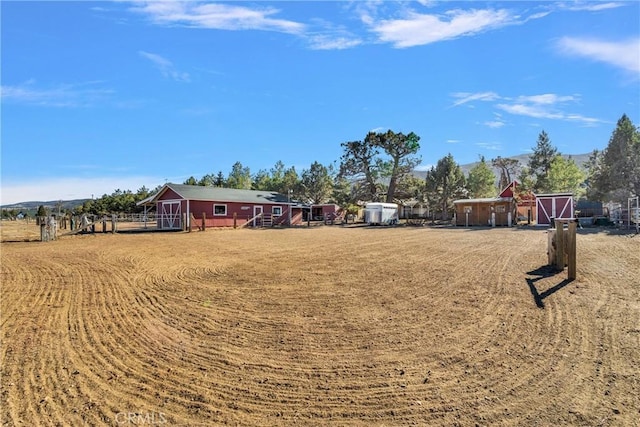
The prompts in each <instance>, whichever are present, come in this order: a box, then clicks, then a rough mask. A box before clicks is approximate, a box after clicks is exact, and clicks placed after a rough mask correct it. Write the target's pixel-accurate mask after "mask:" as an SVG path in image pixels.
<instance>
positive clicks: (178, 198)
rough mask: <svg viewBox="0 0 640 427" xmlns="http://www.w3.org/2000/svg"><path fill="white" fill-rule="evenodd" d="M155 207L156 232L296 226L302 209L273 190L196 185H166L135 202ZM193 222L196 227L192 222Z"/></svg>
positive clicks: (300, 218)
mask: <svg viewBox="0 0 640 427" xmlns="http://www.w3.org/2000/svg"><path fill="white" fill-rule="evenodd" d="M138 204H139V205H143V206H155V207H156V213H157V218H158V219H157V226H158V229H159V230H182V229H185V228H187V227H188V226H189V225H192V226H196V225H197V226H200V225H201V224H202V221H203V218H204V221H205V227H232V226H234V223H235V225H237V226H241V225H243V224H245V223H247V222H249V221H251V224H250V225H255V226H260V225H296V224H301V223H302V211H303V209H307V210H308V209H309V208H308V207H302V206H299V205H298V204H297V203H294V202H291V201H290V200H289V199H288V197H287V196H286V195H283V194H280V193H275V192H272V191H256V190H238V189H233V188H220V187H204V186H199V185H184V184H165V185H164V186H163V187H162V188H161V189H160V191H158V192H157V193H156V194H154V195H153V196H151V197H149V198H147V199H145V200H143V201H141V202H139V203H138ZM194 220H195V224H192V222H193V221H194Z"/></svg>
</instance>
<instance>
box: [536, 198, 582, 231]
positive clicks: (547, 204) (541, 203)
mask: <svg viewBox="0 0 640 427" xmlns="http://www.w3.org/2000/svg"><path fill="white" fill-rule="evenodd" d="M536 217H537V224H538V225H540V226H550V225H551V223H552V219H554V218H555V219H571V218H573V217H574V206H573V194H572V193H554V194H536Z"/></svg>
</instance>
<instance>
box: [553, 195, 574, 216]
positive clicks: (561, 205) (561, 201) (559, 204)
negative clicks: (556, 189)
mask: <svg viewBox="0 0 640 427" xmlns="http://www.w3.org/2000/svg"><path fill="white" fill-rule="evenodd" d="M553 201H554V202H555V204H556V213H557V214H558V215H557V216H556V218H573V200H572V198H571V197H558V198H554V199H553Z"/></svg>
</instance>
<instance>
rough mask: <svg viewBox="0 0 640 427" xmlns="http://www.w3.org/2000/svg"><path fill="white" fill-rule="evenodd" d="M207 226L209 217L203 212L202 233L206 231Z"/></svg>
mask: <svg viewBox="0 0 640 427" xmlns="http://www.w3.org/2000/svg"><path fill="white" fill-rule="evenodd" d="M206 226H207V217H206V214H205V213H204V212H202V231H205V229H206V228H205V227H206Z"/></svg>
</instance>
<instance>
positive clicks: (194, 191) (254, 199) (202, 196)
mask: <svg viewBox="0 0 640 427" xmlns="http://www.w3.org/2000/svg"><path fill="white" fill-rule="evenodd" d="M168 189H171V190H173V191H174V192H175V193H176V194H178V195H179V196H180V197H181V198H183V199H185V200H205V201H215V202H238V203H278V204H282V203H285V204H287V203H292V202H290V201H289V200H288V198H287V196H286V195H284V194H280V193H276V192H273V191H259V190H239V189H236V188H221V187H206V186H202V185H185V184H172V183H168V184H165V185H164V186H163V187H162V188H161V189H160V191H158V192H157V193H156V194H154V195H153V196H151V197H148V198H146V199H144V200H142V201H140V202H138V205H145V204H147V205H148V204H155V203H156V201H157V200H158V199H159V198H160V196H162V194H164V193H165V192H166V191H167V190H168ZM292 204H293V203H292Z"/></svg>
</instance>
